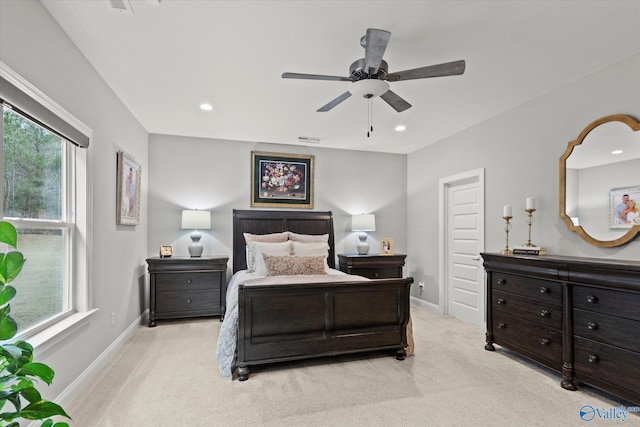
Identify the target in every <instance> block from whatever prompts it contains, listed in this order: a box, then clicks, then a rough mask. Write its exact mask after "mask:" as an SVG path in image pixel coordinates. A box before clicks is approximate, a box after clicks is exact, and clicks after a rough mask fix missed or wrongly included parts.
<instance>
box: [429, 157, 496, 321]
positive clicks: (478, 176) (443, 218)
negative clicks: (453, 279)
mask: <svg viewBox="0 0 640 427" xmlns="http://www.w3.org/2000/svg"><path fill="white" fill-rule="evenodd" d="M471 182H477V183H478V193H479V194H480V198H479V200H478V217H479V221H478V225H479V228H480V230H479V235H478V246H479V248H480V250H479V252H483V251H484V228H485V227H484V168H480V169H474V170H471V171H467V172H462V173H459V174H456V175H452V176H448V177H445V178H440V180H439V183H438V193H439V194H438V206H439V215H438V216H439V218H438V227H439V230H440V231H439V232H438V251H439V252H440V257H439V263H440V265H439V269H438V270H439V273H438V305H439V311H440V314H444V315H449V313H448V311H449V310H448V304H447V301H448V297H449V295H448V292H449V290H448V286H446V285H447V283H446V281H447V277H448V269H447V266H448V265H449V255H448V254H449V251H448V248H447V235H448V233H449V224H448V222H447V218H448V214H449V212H448V200H447V194H448V191H447V190H448V189H449V188H450V187H453V186H456V185H460V184H467V183H471ZM478 256H480V255H479V253H478ZM485 293H486V291H485V286H484V283H481V284H480V289H479V294H480V297H481V301H483V302H482V303H480V307H479V308H480V314H481V316H482V319H484V318H485V303H484V301H486V295H485ZM485 321H486V320H485Z"/></svg>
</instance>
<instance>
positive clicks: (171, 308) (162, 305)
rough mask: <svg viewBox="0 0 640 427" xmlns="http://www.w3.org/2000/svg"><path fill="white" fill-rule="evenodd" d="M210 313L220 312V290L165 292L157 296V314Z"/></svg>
mask: <svg viewBox="0 0 640 427" xmlns="http://www.w3.org/2000/svg"><path fill="white" fill-rule="evenodd" d="M196 311H197V312H209V313H211V314H212V315H213V314H218V313H219V312H220V290H218V289H215V290H210V291H192V292H183V291H165V292H158V293H157V294H156V312H157V313H158V316H160V315H164V314H171V313H176V314H181V315H184V314H185V313H190V312H196Z"/></svg>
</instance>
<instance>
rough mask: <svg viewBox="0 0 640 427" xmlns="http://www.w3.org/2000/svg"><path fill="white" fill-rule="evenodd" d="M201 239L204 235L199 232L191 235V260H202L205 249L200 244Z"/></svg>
mask: <svg viewBox="0 0 640 427" xmlns="http://www.w3.org/2000/svg"><path fill="white" fill-rule="evenodd" d="M200 237H202V235H201V234H200V233H199V232H198V231H194V232H193V233H191V244H190V245H189V255H191V258H200V257H201V256H202V251H203V250H204V248H203V247H202V245H201V244H200Z"/></svg>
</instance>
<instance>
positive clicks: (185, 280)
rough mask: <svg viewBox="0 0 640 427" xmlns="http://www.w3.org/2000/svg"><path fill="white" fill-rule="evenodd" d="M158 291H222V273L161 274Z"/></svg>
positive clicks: (157, 281) (158, 275)
mask: <svg viewBox="0 0 640 427" xmlns="http://www.w3.org/2000/svg"><path fill="white" fill-rule="evenodd" d="M156 287H157V291H159V292H160V291H185V290H188V289H213V288H215V289H220V273H196V272H187V273H161V274H157V275H156Z"/></svg>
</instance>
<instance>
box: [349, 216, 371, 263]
mask: <svg viewBox="0 0 640 427" xmlns="http://www.w3.org/2000/svg"><path fill="white" fill-rule="evenodd" d="M351 231H359V232H360V234H359V235H358V239H360V241H359V242H358V245H357V248H358V254H359V255H366V254H368V253H369V243H368V242H367V233H366V232H367V231H376V216H375V215H373V214H361V215H353V216H352V217H351Z"/></svg>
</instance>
